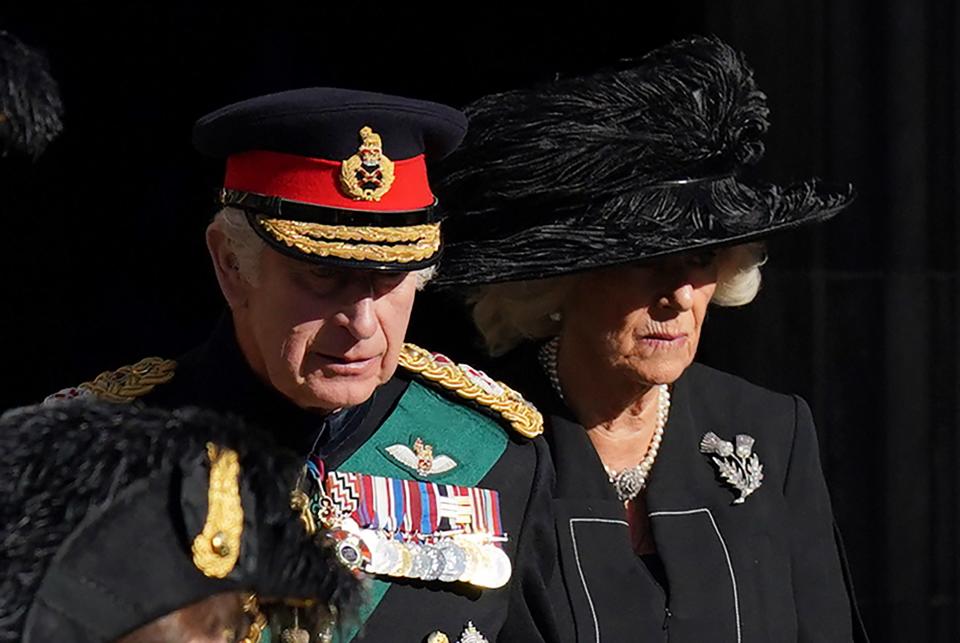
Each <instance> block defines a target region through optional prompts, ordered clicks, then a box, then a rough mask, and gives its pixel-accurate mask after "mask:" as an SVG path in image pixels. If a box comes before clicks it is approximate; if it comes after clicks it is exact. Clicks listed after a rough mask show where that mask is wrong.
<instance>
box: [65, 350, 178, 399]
mask: <svg viewBox="0 0 960 643" xmlns="http://www.w3.org/2000/svg"><path fill="white" fill-rule="evenodd" d="M176 368H177V363H176V362H175V361H173V360H172V359H162V358H160V357H147V358H146V359H142V360H140V361H139V362H137V363H136V364H134V365H133V366H123V367H121V368H118V369H117V370H115V371H105V372H103V373H100V374H99V375H97V376H96V377H95V378H94V380H93V381H92V382H84V383H83V384H81V385H80V386H78V387H77V388H79V389H82V390H85V391H87V392H89V393H92V394H94V395H96V396H97V397H99V398H101V399H104V400H107V401H110V402H129V401H131V400H134V399H136V398H138V397H141V396H143V395H146V394H147V393H149V392H150V391H152V390H153V389H154V387H155V386H157V385H158V384H166V383H167V382H169V381H170V380H172V379H173V374H174V370H175V369H176Z"/></svg>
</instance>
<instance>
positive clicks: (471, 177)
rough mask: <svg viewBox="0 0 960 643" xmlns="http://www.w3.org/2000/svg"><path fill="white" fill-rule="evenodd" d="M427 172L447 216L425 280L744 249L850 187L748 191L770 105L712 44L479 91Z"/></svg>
mask: <svg viewBox="0 0 960 643" xmlns="http://www.w3.org/2000/svg"><path fill="white" fill-rule="evenodd" d="M464 111H465V112H466V114H467V116H468V118H469V130H468V133H467V137H466V139H465V141H464V143H463V145H462V146H461V147H460V148H459V149H458V150H457V151H456V152H454V154H453V155H451V156H450V157H448V158H447V159H446V160H445V161H444V162H443V163H441V164H440V165H439V167H438V168H437V172H435V174H434V176H436V177H438V180H437V194H438V197H439V199H440V205H441V207H442V208H443V210H444V212H445V213H446V215H447V216H448V219H447V221H446V222H445V224H444V225H445V227H444V233H445V242H446V244H447V247H446V254H445V257H444V259H443V260H442V263H441V268H440V273H439V275H438V276H437V277H436V278H435V281H434V283H435V284H436V285H452V284H479V283H489V282H494V281H509V280H516V279H535V278H540V277H546V276H551V275H557V274H565V273H569V272H574V271H577V270H586V269H590V268H595V267H600V266H605V265H613V264H617V263H625V262H630V261H636V260H640V259H645V258H651V257H655V256H658V255H663V254H669V253H675V252H680V251H684V250H690V249H694V248H698V247H704V246H709V245H716V244H721V243H733V242H737V241H746V240H749V239H751V238H755V237H758V236H763V235H766V234H769V233H770V232H772V231H774V230H776V229H781V228H784V227H792V226H794V225H799V224H801V223H804V222H807V221H811V220H818V219H824V218H828V217H829V216H832V215H833V214H835V213H836V212H837V211H839V210H840V209H842V208H843V207H844V206H845V205H847V204H848V203H849V201H850V200H851V198H852V191H851V190H850V189H849V188H847V189H844V190H841V191H839V192H831V191H829V190H825V189H824V188H822V187H821V186H820V185H819V184H818V183H816V182H809V183H804V184H801V185H798V186H794V187H790V188H779V187H776V186H753V187H751V186H748V185H745V184H743V183H741V182H740V181H739V180H738V179H737V176H736V174H737V172H738V170H739V169H740V168H742V167H744V166H746V165H750V164H753V163H756V162H757V161H758V160H759V159H760V158H761V157H762V156H763V152H764V144H763V140H762V137H763V134H764V133H765V132H766V130H767V128H768V127H769V122H768V120H767V116H768V113H769V110H768V108H767V105H766V98H765V96H764V94H763V93H762V92H761V91H760V90H759V88H758V87H757V85H756V82H755V81H754V78H753V71H752V70H751V69H750V67H749V66H748V65H747V63H746V61H745V60H744V59H743V56H742V55H741V54H740V53H738V52H737V51H735V50H734V49H732V48H731V47H729V46H728V45H726V44H724V43H723V42H721V41H720V40H718V39H716V38H691V39H687V40H682V41H678V42H675V43H672V44H670V45H667V46H665V47H663V48H661V49H658V50H656V51H654V52H652V53H650V54H648V55H647V56H645V57H644V58H643V59H642V60H641V61H640V63H639V65H638V66H637V67H635V68H633V69H629V70H625V71H617V72H607V73H602V74H597V75H594V76H589V77H583V78H572V79H565V80H561V81H557V82H555V83H552V84H549V85H545V86H542V87H539V88H535V89H532V90H517V91H510V92H505V93H501V94H494V95H491V96H486V97H484V98H481V99H479V100H477V101H475V102H474V103H472V104H471V105H469V106H468V107H466V108H465V110H464Z"/></svg>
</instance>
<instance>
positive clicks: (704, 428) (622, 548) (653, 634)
mask: <svg viewBox="0 0 960 643" xmlns="http://www.w3.org/2000/svg"><path fill="white" fill-rule="evenodd" d="M492 370H493V372H495V373H498V374H502V375H504V376H508V377H512V378H513V381H514V382H515V383H516V384H517V385H518V386H519V387H520V390H522V391H523V392H524V394H525V395H527V396H528V398H529V399H531V400H533V402H534V403H535V404H536V405H537V406H538V408H540V409H541V411H543V412H544V414H545V418H546V419H545V425H546V429H545V433H544V435H545V437H546V438H547V441H548V443H549V444H550V450H551V454H552V461H553V466H554V467H555V469H556V472H555V475H556V479H555V481H554V482H553V483H552V484H553V496H554V500H553V506H554V510H553V512H552V514H551V518H550V519H551V520H552V525H551V527H552V529H553V534H552V535H553V538H552V540H551V541H550V545H549V547H547V546H543V547H541V549H540V552H539V553H540V556H541V560H540V565H541V571H542V573H543V576H542V577H541V581H542V582H541V584H543V585H549V586H551V587H552V589H551V590H550V591H548V592H539V591H537V589H536V588H535V587H532V591H530V593H529V596H528V598H529V600H528V603H529V604H530V605H532V606H533V607H532V610H533V619H534V620H535V621H536V622H537V626H536V627H537V631H538V634H537V636H536V637H531V638H527V639H524V640H529V641H564V642H567V641H579V642H580V643H587V642H589V643H595V642H603V643H621V642H627V641H670V642H671V643H672V642H683V643H688V642H689V643H700V642H702V641H711V642H729V643H740V642H758V643H759V642H777V643H781V642H787V641H804V642H808V641H809V642H813V641H818V642H820V641H823V642H840V641H851V640H856V641H865V640H866V634H865V633H864V630H863V626H862V623H861V621H860V618H859V615H858V613H857V610H856V606H855V603H854V599H853V593H852V587H851V584H850V580H849V574H848V572H847V570H846V563H845V561H844V560H843V555H842V547H841V546H840V544H839V534H838V532H837V530H836V528H835V525H834V520H833V514H832V510H831V507H830V499H829V496H828V492H827V486H826V484H825V482H824V477H823V473H822V470H821V466H820V458H819V453H818V446H817V438H816V432H815V430H814V425H813V421H812V418H811V414H810V410H809V408H808V407H807V404H806V403H805V402H804V401H803V400H802V399H800V398H798V397H796V396H790V395H781V394H778V393H774V392H771V391H769V390H765V389H763V388H760V387H758V386H755V385H753V384H750V383H748V382H746V381H744V380H742V379H740V378H737V377H734V376H732V375H728V374H726V373H723V372H720V371H717V370H714V369H711V368H708V367H706V366H702V365H699V364H693V365H692V366H690V368H688V369H687V370H686V372H684V374H683V375H682V376H681V377H680V379H679V380H678V381H677V382H676V383H675V385H674V386H673V391H672V395H671V401H672V405H671V409H670V415H669V419H668V422H667V424H666V427H665V432H664V437H663V442H662V445H661V448H660V452H659V455H658V457H657V460H656V462H655V464H654V466H653V469H652V473H651V476H650V481H649V487H648V489H647V490H646V491H645V492H644V493H645V494H646V497H645V500H646V509H647V513H648V515H649V518H650V528H651V529H652V535H653V538H654V540H655V542H656V552H657V553H656V554H655V555H653V556H644V557H642V558H641V557H639V556H637V555H636V554H635V553H634V550H633V545H632V542H631V534H630V528H629V524H628V521H627V515H626V511H625V508H624V505H623V503H622V502H620V501H619V500H618V499H617V497H616V493H615V491H614V489H613V487H612V485H611V484H610V482H609V480H608V475H607V474H606V472H605V470H604V467H603V464H602V462H601V461H600V458H599V456H598V454H597V452H596V450H595V449H594V448H593V445H592V443H591V442H590V440H589V438H588V437H587V434H586V431H585V430H584V429H583V427H582V426H581V425H580V424H578V423H577V421H576V420H575V418H574V415H573V413H572V412H571V411H570V410H569V409H568V408H567V407H566V406H565V405H564V404H563V402H562V401H561V400H560V398H559V397H558V396H557V395H556V393H554V392H553V390H552V387H551V386H550V384H549V381H548V379H547V378H546V377H545V375H544V374H543V372H542V370H541V369H540V367H539V365H538V362H537V358H536V352H535V349H534V347H526V348H522V349H520V350H519V351H517V352H516V353H515V354H514V355H512V356H510V357H508V358H507V359H506V360H505V361H504V362H503V363H502V364H501V365H500V369H499V370H497V369H496V368H495V369H492ZM708 432H713V433H714V434H716V435H717V436H718V437H720V438H722V439H724V440H727V441H730V442H734V441H735V436H736V435H737V434H744V435H749V436H751V437H752V438H754V439H755V442H754V444H753V453H755V454H756V455H757V458H758V461H759V463H760V464H761V465H762V467H763V468H762V473H763V479H762V483H761V485H760V487H759V488H757V489H756V490H755V491H754V492H753V493H752V494H750V495H748V496H747V497H746V498H745V500H744V501H743V502H742V503H740V504H734V502H733V501H734V500H735V499H736V498H738V497H739V496H740V494H739V492H738V491H737V490H736V489H735V488H734V486H733V485H731V484H729V483H728V482H727V481H725V480H724V479H723V478H722V476H721V475H720V473H719V469H718V466H717V464H716V463H715V462H714V461H713V457H715V454H714V455H708V454H704V453H702V452H701V441H702V440H703V437H704V435H705V434H706V433H708ZM718 459H720V460H723V458H718ZM551 561H553V565H554V567H555V570H554V572H550V571H547V570H548V569H549V565H550V564H551Z"/></svg>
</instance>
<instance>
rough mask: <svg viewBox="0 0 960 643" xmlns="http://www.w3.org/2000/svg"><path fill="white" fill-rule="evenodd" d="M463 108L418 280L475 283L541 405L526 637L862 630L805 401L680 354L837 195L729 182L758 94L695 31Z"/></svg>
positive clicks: (489, 334)
mask: <svg viewBox="0 0 960 643" xmlns="http://www.w3.org/2000/svg"><path fill="white" fill-rule="evenodd" d="M466 111H467V113H468V115H469V117H470V131H469V134H468V136H467V139H466V141H465V143H464V145H463V146H462V147H461V148H460V150H459V151H458V152H456V153H455V154H454V155H453V156H452V157H451V158H450V159H449V160H448V162H447V163H446V164H445V166H444V167H443V174H444V177H443V179H442V180H441V190H440V192H441V194H442V201H443V202H444V203H445V204H446V205H447V208H448V212H449V213H450V214H451V217H450V219H448V222H447V224H446V225H447V228H446V234H447V235H448V236H447V238H448V239H449V240H450V241H449V245H448V246H447V251H446V252H447V254H446V255H445V258H444V261H443V264H442V266H441V270H440V275H439V276H438V278H437V281H436V283H437V284H439V285H446V286H460V287H476V286H479V288H477V289H476V290H474V291H473V294H472V298H471V301H472V303H473V305H474V308H473V312H474V318H475V320H476V322H477V324H478V326H479V328H480V330H481V331H482V333H483V334H484V337H485V339H486V341H487V344H488V347H489V348H490V349H491V352H492V353H493V354H495V355H496V354H504V353H508V352H509V355H508V356H507V358H506V359H505V360H504V361H503V362H501V369H502V371H501V372H502V373H503V372H509V374H510V377H509V379H510V381H513V382H517V383H518V387H519V388H520V390H521V391H522V392H523V393H524V394H525V395H527V396H528V397H529V398H530V399H531V400H532V401H533V402H534V403H535V404H536V405H537V407H538V408H539V409H541V410H542V411H544V413H545V415H549V428H548V431H547V433H546V435H547V438H548V441H549V442H550V444H551V449H552V454H553V459H554V463H555V467H556V482H555V490H554V498H555V501H554V509H555V515H554V517H553V519H554V524H552V525H547V526H546V529H547V530H548V532H549V533H550V534H551V538H550V540H551V541H552V543H553V545H554V546H555V547H556V562H555V564H553V565H551V561H550V556H549V554H548V553H547V552H546V550H544V551H542V552H541V555H542V556H543V559H544V561H546V569H545V570H544V575H543V578H542V579H541V580H540V582H541V583H542V584H543V585H546V586H548V587H556V588H558V590H559V588H562V590H560V591H557V592H556V593H554V594H553V595H552V596H553V598H552V600H551V601H550V603H549V604H541V605H539V606H535V607H534V608H533V609H534V611H536V612H537V613H536V615H535V618H536V619H537V621H538V622H539V623H540V631H539V632H538V633H537V634H536V636H537V637H539V638H541V639H543V640H560V641H572V640H577V641H637V640H667V638H668V637H669V640H670V641H691V642H692V641H706V640H709V641H737V642H740V641H794V640H799V641H848V640H852V639H854V638H855V637H856V638H858V639H862V638H864V635H863V632H862V626H861V625H860V623H859V618H858V616H857V614H856V608H855V605H854V602H853V598H852V593H851V592H850V590H849V583H848V581H847V580H846V579H845V571H844V565H843V563H842V560H841V555H840V548H839V546H838V541H837V540H836V531H835V528H834V521H833V516H832V511H831V508H830V500H829V496H828V493H827V488H826V484H825V482H824V479H823V474H822V471H821V467H820V461H819V455H818V447H817V439H816V433H815V430H814V427H813V422H812V418H811V414H810V410H809V408H808V407H807V404H806V403H805V402H804V401H803V400H802V399H800V398H798V397H796V396H789V395H781V394H778V393H773V392H771V391H768V390H765V389H762V388H760V387H757V386H754V385H752V384H750V383H748V382H745V381H743V380H741V379H738V378H736V377H733V376H731V375H728V374H726V373H722V372H719V371H716V370H713V369H710V368H708V367H705V366H702V365H699V364H696V363H694V362H693V359H694V356H695V353H696V348H697V343H698V339H699V336H700V332H701V329H702V325H703V322H704V319H705V315H706V310H707V307H708V305H709V304H710V303H714V304H719V305H742V304H746V303H748V302H749V301H750V300H752V299H753V297H754V295H755V294H756V292H757V289H758V288H759V285H760V272H759V267H760V265H761V264H762V263H763V260H764V253H763V246H762V244H761V243H760V242H759V240H760V239H762V238H763V237H765V236H767V235H769V234H772V233H774V232H777V231H781V230H786V229H790V228H793V227H797V226H800V225H804V224H807V223H812V222H816V221H822V220H825V219H828V218H830V217H832V216H833V215H835V214H836V213H837V212H839V211H840V210H841V209H843V208H844V207H845V206H847V205H848V204H849V202H850V201H851V199H852V191H851V190H850V189H845V190H841V191H830V190H827V189H825V188H823V187H822V186H820V185H819V184H817V183H815V182H810V183H805V184H802V185H797V186H793V187H790V188H780V187H776V186H751V185H746V184H744V183H742V182H741V181H740V180H739V179H738V177H737V172H738V170H739V169H740V168H741V167H743V166H746V165H749V164H752V163H754V162H756V161H757V160H758V159H759V158H760V156H761V155H762V153H763V143H762V141H761V136H762V134H763V133H764V131H765V130H766V128H767V125H768V123H767V118H766V117H767V107H766V103H765V97H764V95H763V94H762V93H761V92H760V91H759V90H758V89H757V87H756V85H755V83H754V80H753V77H752V72H751V70H750V69H749V67H747V66H746V64H745V62H744V61H743V59H742V58H741V56H740V55H739V54H738V53H737V52H735V51H733V50H732V49H730V48H729V47H728V46H726V45H725V44H723V43H721V42H719V41H717V40H715V39H703V38H699V39H691V40H686V41H682V42H678V43H674V44H672V45H669V46H667V47H664V48H662V49H660V50H657V51H655V52H653V53H652V54H650V55H648V56H647V57H646V58H645V59H644V60H643V61H642V63H641V64H640V66H639V67H637V68H635V69H631V70H628V71H620V72H612V73H607V74H603V75H596V76H593V77H589V78H580V79H570V80H565V81H561V82H557V83H554V84H553V85H550V86H547V87H544V88H540V89H536V90H532V91H516V92H508V93H505V94H499V95H494V96H488V97H485V98H482V99H480V100H479V101H477V102H475V103H474V104H473V105H471V106H470V107H468V108H467V110H466ZM505 377H506V376H505ZM523 384H525V386H524V385H523ZM520 591H522V588H521V590H520ZM524 636H526V637H527V638H525V639H524V640H533V638H535V636H533V635H531V634H529V633H525V634H524Z"/></svg>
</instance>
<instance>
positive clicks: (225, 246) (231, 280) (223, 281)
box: [207, 223, 252, 311]
mask: <svg viewBox="0 0 960 643" xmlns="http://www.w3.org/2000/svg"><path fill="white" fill-rule="evenodd" d="M207 250H209V251H210V259H211V260H212V261H213V270H214V272H216V274H217V282H218V283H219V284H220V292H222V293H223V296H224V298H225V299H226V300H227V305H228V306H230V310H234V311H236V310H240V309H242V308H245V307H246V305H247V298H248V296H249V293H250V289H251V287H252V286H251V285H250V282H248V281H247V280H246V279H245V278H244V276H243V275H242V274H241V273H240V262H239V261H238V260H237V255H236V253H235V252H234V251H233V249H231V248H230V244H229V243H228V241H227V237H226V235H225V234H224V233H223V231H222V230H220V229H218V228H217V227H216V226H215V225H214V224H212V223H211V224H210V225H209V226H207Z"/></svg>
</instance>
